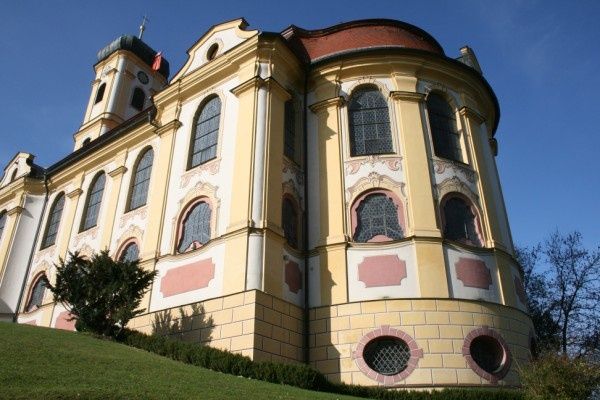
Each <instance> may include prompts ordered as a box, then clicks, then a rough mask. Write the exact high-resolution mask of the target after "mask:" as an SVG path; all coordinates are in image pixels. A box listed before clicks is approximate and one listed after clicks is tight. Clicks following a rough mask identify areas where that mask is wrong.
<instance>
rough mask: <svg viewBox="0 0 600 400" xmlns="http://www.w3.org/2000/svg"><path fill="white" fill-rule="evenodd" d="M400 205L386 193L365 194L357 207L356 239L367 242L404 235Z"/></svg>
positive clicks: (400, 237)
mask: <svg viewBox="0 0 600 400" xmlns="http://www.w3.org/2000/svg"><path fill="white" fill-rule="evenodd" d="M398 212H399V210H398V206H397V205H396V203H395V202H394V200H392V199H391V198H390V197H389V196H387V195H385V194H384V193H379V192H377V193H373V194H369V195H367V196H365V197H364V198H363V199H362V200H360V203H359V204H358V207H356V220H355V221H354V223H355V224H356V227H355V229H354V240H355V241H357V242H361V243H366V242H368V241H371V240H372V239H374V238H377V237H381V238H383V239H384V240H385V239H387V240H397V239H402V238H403V237H404V232H403V231H402V227H401V226H400V223H399V221H398V220H399V216H398Z"/></svg>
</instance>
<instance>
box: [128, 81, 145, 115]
mask: <svg viewBox="0 0 600 400" xmlns="http://www.w3.org/2000/svg"><path fill="white" fill-rule="evenodd" d="M145 101H146V94H145V93H144V91H143V90H142V89H140V88H139V87H136V88H135V89H133V96H131V106H132V107H133V108H135V109H136V110H138V111H142V110H143V109H144V102H145Z"/></svg>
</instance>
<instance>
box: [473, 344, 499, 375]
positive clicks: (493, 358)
mask: <svg viewBox="0 0 600 400" xmlns="http://www.w3.org/2000/svg"><path fill="white" fill-rule="evenodd" d="M469 350H470V352H471V357H473V360H474V361H475V362H476V363H477V365H478V366H479V367H480V368H481V369H482V370H484V371H485V372H488V373H490V374H495V373H497V372H498V371H500V370H501V369H502V368H503V367H504V363H505V360H506V355H505V353H504V348H503V347H502V344H500V342H499V341H498V340H496V339H495V338H493V337H491V336H478V337H476V338H475V339H473V341H472V342H471V345H470V349H469Z"/></svg>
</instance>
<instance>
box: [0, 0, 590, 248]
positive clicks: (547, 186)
mask: <svg viewBox="0 0 600 400" xmlns="http://www.w3.org/2000/svg"><path fill="white" fill-rule="evenodd" d="M144 14H147V15H148V18H149V20H150V23H149V24H148V29H147V31H146V34H145V36H144V40H145V41H146V42H147V43H148V44H150V45H151V46H152V47H153V48H155V49H156V50H161V51H163V54H164V55H165V56H166V57H167V59H168V60H169V62H170V63H171V71H172V73H174V72H176V71H177V70H178V69H179V68H180V67H181V65H182V64H183V62H184V61H185V59H186V50H187V49H188V48H189V47H190V46H191V45H192V44H193V43H194V42H195V41H196V40H197V39H198V38H199V37H200V36H201V35H202V34H203V33H204V32H205V31H206V30H207V29H208V28H209V27H210V26H211V25H213V24H216V23H219V22H222V21H226V20H230V19H233V18H237V17H245V18H246V20H247V21H248V22H249V23H250V27H251V28H256V29H260V30H264V31H281V30H283V29H284V28H286V27H287V26H288V25H290V24H294V25H298V26H300V27H304V28H308V29H315V28H322V27H327V26H331V25H334V24H337V23H339V22H344V21H349V20H354V19H363V18H392V19H398V20H401V21H405V22H409V23H411V24H414V25H417V26H419V27H421V28H423V29H425V30H426V31H427V32H429V33H431V34H432V35H433V36H434V37H435V38H436V39H437V40H438V41H439V42H440V43H441V44H442V46H443V47H444V49H445V51H446V54H447V55H448V56H451V57H456V56H457V55H458V51H459V48H460V47H461V46H463V45H465V44H468V45H470V46H471V47H472V48H473V49H474V50H475V52H476V54H477V56H478V58H479V62H480V64H481V66H482V68H483V71H484V75H485V77H486V78H487V80H488V81H489V82H490V84H491V85H492V87H493V88H494V90H495V92H496V95H497V96H498V100H499V102H500V109H501V113H502V116H501V119H500V126H499V128H498V131H497V134H496V137H497V138H498V141H499V144H500V154H499V156H498V157H497V159H496V160H497V163H498V167H499V172H500V179H501V182H502V185H503V190H504V196H505V200H506V204H507V207H508V213H509V218H510V222H511V227H512V232H513V237H514V240H515V243H517V244H521V245H530V244H533V243H535V242H537V241H539V240H541V239H543V238H544V237H545V236H546V235H547V234H548V233H550V232H551V231H553V230H555V229H556V228H558V229H560V230H563V231H568V230H573V229H578V230H580V231H581V232H582V233H583V234H584V238H585V242H586V244H587V245H588V246H591V245H592V244H598V243H600V212H599V211H598V203H599V201H598V200H599V199H600V189H599V186H600V178H599V173H600V172H599V171H600V161H599V157H598V152H599V150H600V129H599V128H598V127H599V125H600V122H599V120H600V111H599V106H598V103H599V102H598V92H599V89H600V73H599V70H600V25H599V24H598V17H600V1H597V0H589V1H584V0H581V1H572V2H571V1H562V2H558V1H542V0H538V1H535V0H532V1H520V0H509V1H477V0H470V1H459V0H456V1H435V2H434V1H427V2H425V1H417V0H414V1H399V0H393V1H355V0H344V1H318V2H317V1H305V2H302V1H285V0H279V1H262V2H260V3H255V2H251V1H236V2H234V1H226V0H221V1H212V2H208V1H179V0H178V1H148V0H146V1H129V0H128V1H97V2H83V1H74V0H73V1H60V0H55V1H43V2H42V1H33V0H19V1H5V2H2V3H1V4H0V15H2V23H1V24H0V54H1V57H0V116H1V117H2V125H0V126H1V127H0V138H1V139H2V140H1V141H0V165H1V166H2V167H4V166H5V165H6V163H7V162H8V161H9V160H10V159H11V158H12V157H13V156H14V154H15V153H16V152H17V151H27V152H30V153H33V154H35V155H36V156H37V158H36V162H37V163H38V164H40V165H42V166H48V165H50V164H52V163H54V162H56V161H58V160H59V159H61V158H62V157H64V156H66V155H67V154H68V153H69V152H71V150H72V147H73V140H72V134H73V133H74V132H75V131H76V130H77V129H78V127H79V125H80V124H81V121H82V118H83V113H84V110H85V107H86V104H87V101H88V97H89V95H90V84H91V81H92V80H93V78H94V72H93V69H92V65H93V64H94V63H95V61H96V58H95V57H96V52H97V51H98V50H99V49H101V48H102V47H104V46H105V45H106V44H108V43H109V42H110V41H111V40H113V39H114V38H116V37H117V36H118V35H120V34H123V33H133V34H135V33H137V29H138V26H139V24H140V21H141V17H142V15H144Z"/></svg>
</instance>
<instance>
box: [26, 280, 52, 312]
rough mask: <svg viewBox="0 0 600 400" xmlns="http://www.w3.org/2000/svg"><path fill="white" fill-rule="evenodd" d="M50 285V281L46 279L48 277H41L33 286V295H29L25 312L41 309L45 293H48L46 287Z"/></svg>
mask: <svg viewBox="0 0 600 400" xmlns="http://www.w3.org/2000/svg"><path fill="white" fill-rule="evenodd" d="M47 284H48V280H47V279H46V275H42V276H40V277H39V278H38V279H37V280H36V281H35V283H34V284H33V289H32V290H31V294H30V295H29V301H28V302H27V306H26V307H25V310H27V311H33V310H35V309H37V308H39V307H40V306H41V305H42V302H43V301H44V293H46V286H47Z"/></svg>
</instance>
